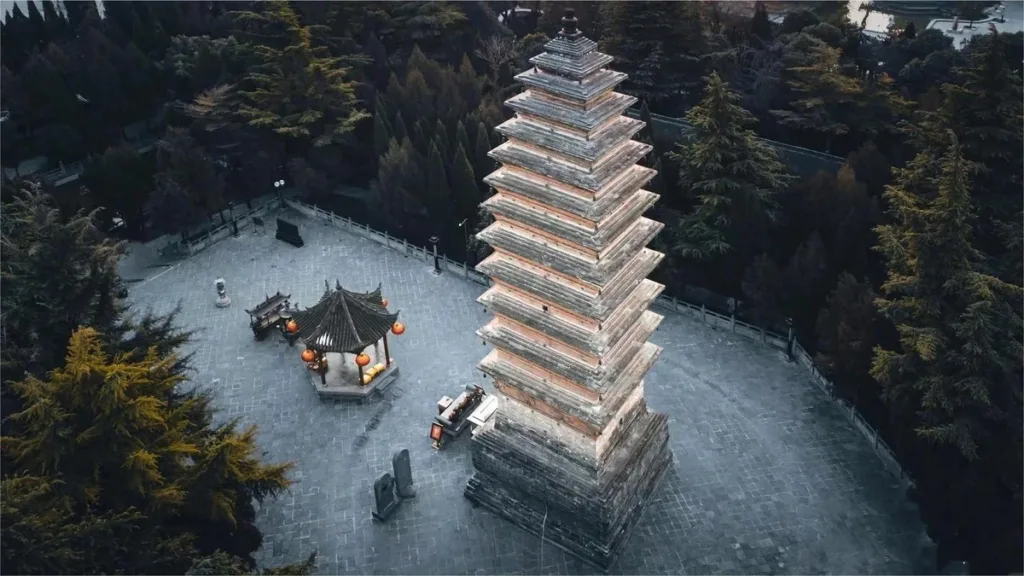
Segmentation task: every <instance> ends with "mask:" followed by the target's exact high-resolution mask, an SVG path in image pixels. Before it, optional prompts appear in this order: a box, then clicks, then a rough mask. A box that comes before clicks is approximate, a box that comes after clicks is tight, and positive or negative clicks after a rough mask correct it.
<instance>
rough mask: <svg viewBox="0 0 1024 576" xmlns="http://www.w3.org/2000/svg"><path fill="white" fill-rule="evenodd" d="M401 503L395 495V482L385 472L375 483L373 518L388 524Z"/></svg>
mask: <svg viewBox="0 0 1024 576" xmlns="http://www.w3.org/2000/svg"><path fill="white" fill-rule="evenodd" d="M400 502H401V500H399V499H398V494H396V493H395V480H394V479H393V478H392V477H391V474H389V473H387V472H385V473H384V475H383V476H381V477H380V478H378V479H377V480H376V481H375V482H374V483H373V517H374V518H376V519H377V520H380V521H381V522H386V521H387V519H388V518H389V517H391V514H392V513H393V512H394V511H395V508H398V504H399V503H400Z"/></svg>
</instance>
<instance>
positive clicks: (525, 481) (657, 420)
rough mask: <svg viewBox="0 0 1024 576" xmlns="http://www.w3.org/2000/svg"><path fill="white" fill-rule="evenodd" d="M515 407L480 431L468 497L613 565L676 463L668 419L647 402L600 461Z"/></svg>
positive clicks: (583, 556)
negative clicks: (527, 420) (514, 412)
mask: <svg viewBox="0 0 1024 576" xmlns="http://www.w3.org/2000/svg"><path fill="white" fill-rule="evenodd" d="M510 408H511V407H510V406H509V405H508V403H507V402H505V403H503V405H502V406H501V408H500V409H499V410H498V412H497V414H496V415H495V418H494V419H493V420H492V421H491V422H488V423H487V424H486V425H485V426H483V427H481V428H480V429H478V430H477V432H476V435H475V436H474V443H475V446H474V452H473V466H474V468H476V473H475V474H474V475H473V477H472V478H471V479H470V480H469V483H468V484H467V486H466V492H465V495H466V497H467V498H469V500H470V501H471V502H473V503H474V504H478V505H482V506H484V507H486V508H488V509H490V510H492V511H494V512H496V513H498V514H499V515H500V516H502V517H504V518H505V519H507V520H509V521H511V522H512V523H514V524H516V525H517V526H519V527H520V528H523V529H524V530H526V531H528V532H530V533H533V534H535V535H537V536H539V537H541V538H543V539H544V541H545V542H550V543H552V544H554V545H556V546H558V547H560V548H562V549H564V550H566V551H567V552H570V553H572V554H575V555H576V556H578V557H579V558H580V559H582V560H584V561H586V562H588V563H591V564H593V565H594V566H597V567H598V568H600V569H602V570H607V569H608V568H609V567H610V566H611V565H612V564H613V563H614V562H615V560H616V558H617V557H618V555H619V553H620V552H621V550H622V547H623V545H624V544H625V542H626V540H627V538H628V536H629V532H630V529H631V528H632V527H633V526H634V525H635V524H636V523H637V521H638V520H639V519H640V516H641V515H642V514H643V511H644V507H645V505H646V503H647V502H648V501H649V500H650V499H651V496H652V494H653V492H654V491H655V489H656V488H657V486H658V484H659V483H660V481H661V479H662V476H664V474H665V472H666V470H668V469H669V466H670V465H671V463H672V451H671V449H670V447H669V431H668V420H667V418H666V417H665V416H664V415H663V414H657V413H649V412H647V410H646V404H645V403H643V402H641V403H640V405H639V406H638V407H636V408H635V409H634V410H632V411H631V414H630V415H628V416H627V417H626V421H624V422H623V424H622V426H623V427H624V428H625V429H627V430H628V433H627V434H624V435H623V436H625V437H623V438H620V439H619V445H618V446H616V447H614V448H611V449H609V453H610V454H609V455H608V456H607V461H606V462H605V463H603V464H600V465H598V463H596V462H593V461H587V458H586V457H584V456H583V455H581V454H578V453H575V452H574V450H573V449H572V448H571V447H570V446H568V445H564V444H561V443H560V442H558V441H557V440H554V439H552V437H551V436H549V435H543V436H542V435H540V434H537V433H534V432H532V431H531V430H530V429H529V428H526V427H523V426H519V425H518V424H517V422H513V421H510V419H509V416H508V414H509V412H510ZM522 417H523V415H521V416H520V417H519V418H517V420H520V419H521V418H522Z"/></svg>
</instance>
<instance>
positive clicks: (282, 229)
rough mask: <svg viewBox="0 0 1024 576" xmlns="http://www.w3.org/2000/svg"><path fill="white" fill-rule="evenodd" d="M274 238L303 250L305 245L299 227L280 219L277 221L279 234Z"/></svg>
mask: <svg viewBox="0 0 1024 576" xmlns="http://www.w3.org/2000/svg"><path fill="white" fill-rule="evenodd" d="M274 237H275V238H277V239H278V240H281V241H282V242H287V243H289V244H291V245H292V246H295V247H296V248H302V247H303V246H304V245H305V242H303V241H302V236H299V227H298V226H296V225H295V224H292V223H291V222H286V221H284V220H281V219H280V218H278V219H277V234H276V235H275V236H274Z"/></svg>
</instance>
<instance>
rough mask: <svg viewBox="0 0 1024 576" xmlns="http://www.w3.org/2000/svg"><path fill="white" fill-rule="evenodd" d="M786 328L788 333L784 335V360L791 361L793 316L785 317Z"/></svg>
mask: <svg viewBox="0 0 1024 576" xmlns="http://www.w3.org/2000/svg"><path fill="white" fill-rule="evenodd" d="M786 329H787V332H788V334H787V335H786V361H787V362H792V361H793V318H792V317H789V318H786Z"/></svg>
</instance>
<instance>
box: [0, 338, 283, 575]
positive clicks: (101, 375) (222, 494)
mask: <svg viewBox="0 0 1024 576" xmlns="http://www.w3.org/2000/svg"><path fill="white" fill-rule="evenodd" d="M176 365H177V362H176V360H175V358H174V357H162V356H160V355H159V354H158V353H157V351H156V350H150V351H149V353H148V354H146V355H145V356H144V357H143V358H142V359H141V360H136V359H132V358H130V357H129V356H127V355H121V354H118V355H114V356H111V355H110V354H109V353H108V351H107V350H105V349H104V345H103V337H102V336H101V335H100V334H99V333H97V332H96V331H95V330H93V329H92V328H81V329H78V330H76V331H75V332H74V334H72V336H71V339H70V342H69V344H68V351H67V358H66V364H65V366H64V367H61V368H58V369H56V370H54V371H53V372H52V373H51V374H50V375H49V376H48V377H47V379H46V380H45V381H44V380H41V379H38V378H35V377H33V376H30V377H29V378H28V379H26V380H25V381H23V382H19V383H17V384H15V385H14V388H15V390H16V391H17V392H18V393H19V394H20V395H21V397H22V399H23V401H24V402H25V409H24V410H22V411H21V412H18V413H16V414H14V415H12V416H11V418H12V419H13V420H14V421H15V422H17V423H18V424H19V425H21V426H22V427H23V429H24V432H23V433H22V434H19V435H15V436H5V437H4V438H3V440H2V442H3V447H4V448H5V450H7V453H8V454H10V455H11V457H12V458H13V459H14V461H15V463H16V465H17V466H18V467H19V469H20V470H23V471H25V472H26V473H28V474H36V475H41V476H46V475H49V474H53V475H54V476H56V477H59V478H60V479H61V480H62V482H63V483H62V484H60V485H59V487H58V490H57V493H58V494H60V495H61V496H64V497H67V498H69V499H70V500H71V501H72V502H73V505H74V507H75V508H76V509H77V510H84V509H86V507H88V510H91V511H96V512H98V513H103V514H113V515H124V514H132V513H134V512H136V511H138V512H143V513H144V514H145V517H144V518H138V519H136V520H135V521H134V522H133V528H134V530H133V531H132V532H131V533H130V535H129V534H125V535H124V539H123V540H122V541H120V542H118V545H119V547H120V548H121V550H120V554H119V555H118V556H120V557H118V556H114V557H107V558H102V559H101V560H104V561H105V562H107V563H108V564H101V565H100V566H97V567H89V568H88V569H84V570H83V571H88V572H99V573H114V572H130V573H139V574H141V573H170V572H178V573H180V572H184V571H185V570H186V569H187V568H188V566H189V565H190V563H191V560H192V557H193V555H194V554H193V553H192V548H193V546H194V547H195V551H196V553H198V554H199V555H205V554H211V553H213V552H214V551H216V550H223V551H224V552H227V553H229V554H231V555H234V556H236V557H238V558H241V559H242V560H243V561H244V562H246V563H247V564H248V565H250V566H251V565H252V563H253V561H252V556H251V554H252V552H253V551H255V550H256V549H257V548H258V547H259V545H260V543H261V536H260V533H259V531H258V530H257V529H256V527H255V509H254V508H253V505H252V503H253V501H254V500H255V501H257V502H261V501H263V499H264V498H266V497H267V496H273V495H276V494H277V493H279V492H280V491H282V490H284V489H285V488H286V487H287V486H288V485H289V481H288V480H287V479H286V477H285V474H286V473H287V471H288V469H289V468H290V465H288V464H283V465H266V464H263V463H262V462H260V460H259V459H258V458H257V456H256V455H257V447H256V430H255V428H253V427H250V428H246V429H245V430H243V431H239V430H237V427H238V424H237V421H231V422H229V423H227V424H223V425H217V426H215V425H213V423H212V422H213V410H212V407H211V399H210V398H209V397H207V396H204V395H202V394H199V393H195V392H193V393H184V394H183V393H182V391H181V386H182V384H183V383H184V378H183V377H182V376H181V375H180V374H178V373H176V371H175V369H174V367H175V366H176Z"/></svg>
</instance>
